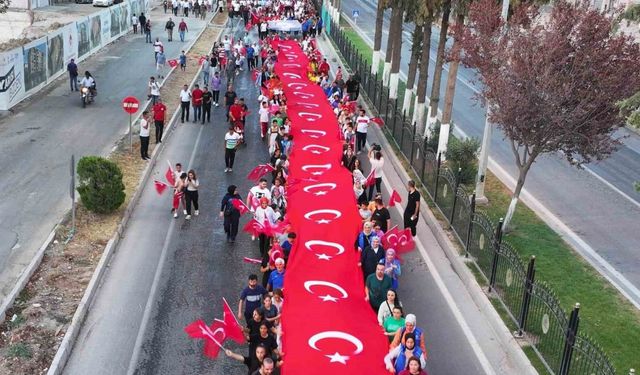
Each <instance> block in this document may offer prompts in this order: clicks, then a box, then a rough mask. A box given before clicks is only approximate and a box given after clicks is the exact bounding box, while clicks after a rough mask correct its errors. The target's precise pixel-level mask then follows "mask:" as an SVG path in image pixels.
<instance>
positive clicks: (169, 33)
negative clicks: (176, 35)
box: [164, 17, 176, 42]
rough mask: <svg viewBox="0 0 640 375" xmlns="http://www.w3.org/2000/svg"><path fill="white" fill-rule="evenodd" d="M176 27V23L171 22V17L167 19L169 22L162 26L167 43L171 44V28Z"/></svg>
mask: <svg viewBox="0 0 640 375" xmlns="http://www.w3.org/2000/svg"><path fill="white" fill-rule="evenodd" d="M175 26H176V23H175V22H173V20H172V19H171V17H169V21H167V23H166V24H165V25H164V29H165V30H167V41H168V42H173V28H174V27H175Z"/></svg>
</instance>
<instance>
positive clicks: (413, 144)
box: [396, 99, 416, 167]
mask: <svg viewBox="0 0 640 375" xmlns="http://www.w3.org/2000/svg"><path fill="white" fill-rule="evenodd" d="M396 101H398V99H396ZM402 127H403V128H404V121H403V122H402ZM415 149H416V128H415V127H411V157H410V158H409V167H412V166H413V164H412V163H413V157H414V156H415V152H414V151H415Z"/></svg>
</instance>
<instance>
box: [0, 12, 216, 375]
mask: <svg viewBox="0 0 640 375" xmlns="http://www.w3.org/2000/svg"><path fill="white" fill-rule="evenodd" d="M225 22H226V14H223V15H218V16H216V17H215V18H214V20H213V22H212V24H213V25H215V26H220V27H207V29H206V30H205V31H204V32H203V34H202V36H201V37H200V39H199V40H198V42H196V44H195V45H194V47H193V49H192V51H191V53H192V54H194V55H196V54H197V55H201V54H205V53H207V52H208V51H209V49H210V48H211V46H212V45H213V41H214V40H215V39H216V38H217V37H218V35H219V34H220V32H221V31H222V28H221V27H222V25H224V23H225ZM191 60H192V61H191V63H190V64H189V65H188V66H187V71H186V72H176V73H177V74H176V73H174V74H172V75H171V76H170V77H169V79H168V80H167V82H165V85H164V86H163V89H162V95H163V97H164V98H166V100H165V102H166V104H167V106H168V107H169V109H171V108H176V107H177V106H178V94H179V92H180V89H181V88H182V85H183V84H184V83H189V82H190V81H191V79H192V78H193V75H194V74H195V73H196V72H197V70H198V65H197V59H196V58H193V59H191ZM152 139H153V134H152ZM134 140H136V141H137V140H138V138H137V137H134ZM150 147H151V148H153V147H155V146H154V145H150ZM150 151H152V149H151V150H150ZM109 158H110V159H111V160H113V161H114V162H116V163H117V164H118V166H119V167H120V169H121V170H122V174H123V181H124V185H125V192H126V195H127V198H126V200H125V203H124V204H123V205H122V206H121V207H120V208H119V209H118V210H117V211H116V212H114V213H112V214H109V215H98V214H94V213H92V212H89V211H88V210H86V209H85V208H84V207H83V206H82V204H81V203H79V204H78V208H77V212H76V230H75V232H74V233H72V230H71V223H70V217H69V218H67V220H65V222H64V223H63V224H62V225H61V226H60V227H59V228H58V229H57V231H56V236H55V240H54V241H53V242H52V243H51V245H50V246H49V248H47V250H46V251H45V254H44V257H43V259H42V263H41V264H40V266H39V267H38V269H37V271H36V272H35V273H34V275H33V276H32V277H31V279H30V280H29V282H28V283H27V285H26V286H25V288H24V290H23V291H22V293H21V294H20V296H19V297H18V298H17V299H16V301H15V303H14V305H13V307H12V308H11V309H10V310H9V311H7V319H6V320H5V321H4V322H2V323H1V324H0V375H5V374H6V375H8V374H13V375H19V374H20V375H21V374H25V375H26V374H29V375H34V374H44V373H46V372H47V370H48V367H49V365H50V364H51V361H52V360H53V357H54V356H55V354H56V351H57V349H58V347H59V346H60V343H61V342H62V339H63V337H64V335H65V333H66V331H67V329H68V327H69V324H70V323H71V319H72V318H73V314H74V313H75V311H76V309H77V307H78V304H79V303H80V300H81V299H82V296H83V295H84V293H85V289H86V287H87V285H88V283H89V281H90V280H91V277H92V275H93V272H94V270H95V268H96V265H97V264H98V261H99V260H100V257H101V256H102V253H103V251H104V248H105V245H106V244H107V242H108V241H109V239H110V238H111V237H112V236H113V234H114V232H115V231H116V228H117V226H118V224H119V223H120V221H121V220H122V216H123V214H124V211H125V209H126V207H127V205H128V204H129V201H130V199H131V197H132V196H133V194H134V192H135V190H136V189H137V188H138V183H139V182H140V177H141V175H142V172H143V170H144V168H145V166H146V165H147V163H146V162H145V161H142V160H141V159H140V144H139V142H134V145H133V151H132V152H131V151H130V150H129V141H128V137H125V138H124V139H123V140H122V141H121V142H120V144H119V145H118V147H117V149H116V151H114V152H113V153H112V154H111V155H110V156H109Z"/></svg>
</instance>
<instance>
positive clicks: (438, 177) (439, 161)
mask: <svg viewBox="0 0 640 375" xmlns="http://www.w3.org/2000/svg"><path fill="white" fill-rule="evenodd" d="M441 164H442V153H441V152H440V153H438V163H437V164H436V188H435V189H434V191H433V202H434V203H437V202H438V183H439V182H440V165H441Z"/></svg>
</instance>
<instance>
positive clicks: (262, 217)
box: [255, 206, 277, 226]
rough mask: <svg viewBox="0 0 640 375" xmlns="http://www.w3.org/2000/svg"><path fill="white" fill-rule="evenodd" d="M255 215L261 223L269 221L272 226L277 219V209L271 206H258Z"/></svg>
mask: <svg viewBox="0 0 640 375" xmlns="http://www.w3.org/2000/svg"><path fill="white" fill-rule="evenodd" d="M255 217H256V220H257V221H258V222H259V223H260V224H265V222H268V223H269V225H271V226H273V225H275V224H276V220H277V218H276V213H275V211H273V208H271V207H269V206H267V208H262V206H259V207H258V208H256V214H255Z"/></svg>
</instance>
